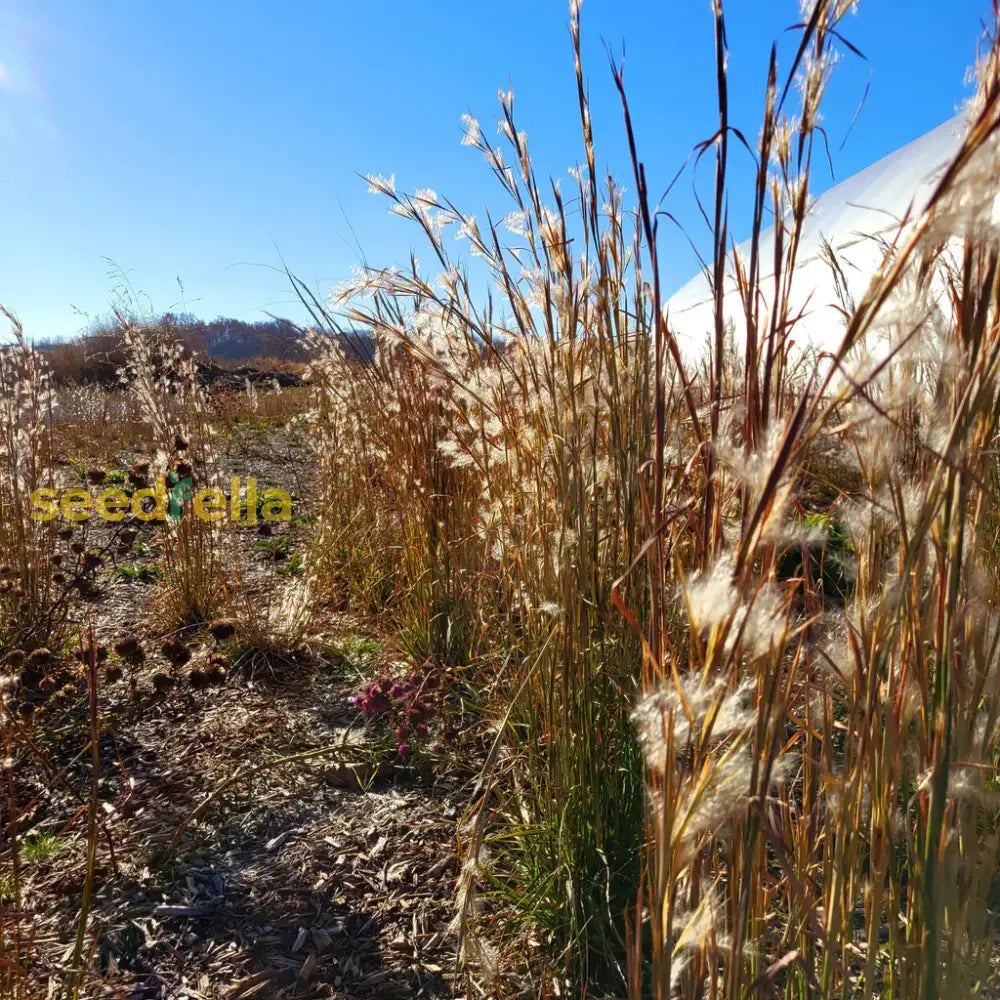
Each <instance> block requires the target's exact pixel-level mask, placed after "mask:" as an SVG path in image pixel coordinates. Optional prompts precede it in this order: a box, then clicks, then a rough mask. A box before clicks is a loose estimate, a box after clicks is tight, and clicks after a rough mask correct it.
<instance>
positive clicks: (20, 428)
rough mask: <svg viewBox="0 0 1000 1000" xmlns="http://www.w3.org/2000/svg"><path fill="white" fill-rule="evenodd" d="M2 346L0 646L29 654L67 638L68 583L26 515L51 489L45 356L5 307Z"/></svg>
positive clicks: (52, 547) (51, 539)
mask: <svg viewBox="0 0 1000 1000" xmlns="http://www.w3.org/2000/svg"><path fill="white" fill-rule="evenodd" d="M0 313H2V316H3V318H4V319H5V320H6V321H7V322H9V324H10V331H11V336H12V339H11V342H10V343H9V344H6V345H4V346H3V347H0V650H3V649H6V650H10V649H15V648H20V649H22V650H23V651H26V652H28V653H30V652H31V651H32V650H34V649H37V648H42V647H44V646H46V645H48V644H49V643H54V644H58V643H59V642H61V641H63V640H64V639H65V638H66V632H65V625H66V618H67V615H68V610H69V603H70V598H71V596H72V593H73V591H72V588H71V587H70V586H67V585H60V584H59V583H58V582H57V581H56V580H54V579H53V576H54V574H55V566H54V564H53V561H52V557H53V556H54V555H55V551H56V545H57V543H56V538H55V534H54V533H53V531H52V530H51V527H50V526H49V525H47V524H44V523H41V522H39V521H35V520H33V519H32V518H31V511H32V499H31V497H32V493H33V492H34V491H35V490H37V489H40V488H43V487H51V486H52V484H53V483H52V468H51V463H52V447H51V444H52V442H51V434H52V426H51V407H52V391H51V387H50V384H49V372H48V369H47V367H46V364H45V362H44V359H43V358H42V357H41V356H40V355H39V354H38V353H37V352H36V351H34V350H33V349H32V348H31V346H30V344H29V343H28V342H27V340H26V339H25V335H24V330H23V328H22V327H21V324H20V322H19V321H18V319H17V318H16V317H15V316H14V315H13V314H12V313H10V312H8V311H7V310H6V309H4V308H3V307H0Z"/></svg>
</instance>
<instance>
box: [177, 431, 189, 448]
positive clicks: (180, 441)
mask: <svg viewBox="0 0 1000 1000" xmlns="http://www.w3.org/2000/svg"><path fill="white" fill-rule="evenodd" d="M187 449H188V440H187V438H186V437H182V436H181V435H180V434H178V435H177V436H176V437H175V438H174V450H175V451H187Z"/></svg>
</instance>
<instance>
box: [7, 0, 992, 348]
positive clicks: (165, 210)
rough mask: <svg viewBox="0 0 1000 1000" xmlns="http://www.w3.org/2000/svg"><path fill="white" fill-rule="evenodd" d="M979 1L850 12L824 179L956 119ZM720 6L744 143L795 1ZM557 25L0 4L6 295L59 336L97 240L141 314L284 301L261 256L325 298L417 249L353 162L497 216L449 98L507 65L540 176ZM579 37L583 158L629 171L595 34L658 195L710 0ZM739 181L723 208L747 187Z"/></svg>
mask: <svg viewBox="0 0 1000 1000" xmlns="http://www.w3.org/2000/svg"><path fill="white" fill-rule="evenodd" d="M988 12H989V0H948V2H942V0H906V2H904V0H862V3H861V6H860V10H859V12H858V14H857V15H856V16H852V17H851V18H850V19H849V20H848V22H847V24H846V32H847V34H848V37H849V38H850V39H851V41H852V42H853V43H854V44H855V45H857V46H858V48H860V49H861V50H862V51H863V52H864V53H865V55H866V56H867V57H868V60H869V62H868V63H862V62H860V61H859V60H857V59H856V58H855V57H853V56H850V57H846V58H845V60H844V61H843V63H842V65H841V66H840V67H839V69H838V71H837V75H836V76H835V79H834V83H833V86H832V90H831V93H830V101H829V103H828V105H827V108H826V116H827V123H828V125H829V127H830V130H831V139H832V144H833V147H834V163H835V167H836V171H837V177H838V178H842V177H846V176H848V175H849V174H851V173H853V172H854V171H856V170H858V169H860V168H861V167H863V166H865V165H867V164H868V163H870V162H872V161H873V160H875V159H877V158H878V157H880V156H882V155H884V154H885V153H888V152H890V151H891V150H893V149H894V148H896V147H898V146H899V145H901V144H903V143H905V142H907V141H909V140H910V139H912V138H915V137H916V136H918V135H920V134H922V133H923V132H925V131H927V130H928V129H930V128H932V127H933V126H935V125H937V124H938V123H940V122H941V121H943V120H944V119H946V118H948V117H949V116H950V115H952V114H954V112H955V110H956V108H957V106H958V104H959V102H960V101H961V100H962V99H963V97H964V96H965V94H966V92H967V91H966V87H965V84H964V74H965V70H966V69H967V67H968V66H969V65H970V64H971V63H972V62H973V59H974V56H975V47H976V40H977V36H978V33H979V30H980V26H981V23H982V20H983V19H984V18H985V17H986V16H987V14H988ZM727 16H728V21H729V41H730V47H731V50H732V53H731V59H730V70H731V85H730V86H731V94H732V108H733V112H732V113H733V119H734V122H735V124H737V125H739V126H741V127H743V128H745V129H746V131H747V135H748V137H749V138H751V139H752V138H753V137H755V136H756V135H757V130H758V124H759V119H760V106H761V99H762V92H763V82H764V81H763V76H764V71H765V68H766V61H767V56H768V51H769V46H770V43H771V41H772V40H774V39H781V43H780V44H781V45H782V49H781V51H782V52H783V54H784V55H785V57H786V60H787V58H788V57H789V54H790V53H789V50H790V47H791V46H792V44H793V38H792V36H791V35H789V34H786V33H784V29H785V28H786V27H787V26H788V25H790V24H792V23H794V22H795V21H796V20H798V4H797V3H796V2H795V0H755V2H751V0H730V3H729V5H728V11H727ZM567 24H568V12H567V7H566V3H565V2H564V0H507V2H506V3H504V4H495V3H487V2H483V0H465V2H461V3H459V2H454V0H449V2H443V0H424V2H421V3H415V2H413V0H381V2H379V3H371V4H370V3H358V2H356V0H355V2H351V3H347V2H342V0H287V2H285V3H275V2H273V0H272V2H259V0H170V2H167V0H3V2H2V4H0V150H2V152H0V220H2V226H3V238H2V240H0V301H2V302H4V303H5V304H7V305H8V306H10V307H11V308H13V309H14V310H15V311H16V312H17V313H18V314H19V315H20V316H21V318H22V320H23V321H24V323H25V326H26V328H27V330H28V332H29V334H30V335H31V336H33V337H35V338H43V337H50V336H66V335H70V334H72V333H74V332H76V331H77V330H78V329H79V328H80V327H81V326H83V325H84V324H85V323H86V320H87V316H96V315H100V314H103V313H106V312H107V310H108V308H109V305H110V304H111V301H112V297H113V288H114V285H115V283H116V279H115V278H113V277H111V276H109V274H108V271H109V268H108V264H107V262H106V260H105V258H110V259H112V260H113V261H114V262H115V263H116V264H117V265H118V266H120V267H121V268H122V269H123V270H124V271H125V272H126V273H127V274H128V277H129V279H130V281H131V283H132V285H133V286H134V287H135V288H136V289H137V290H139V291H141V292H144V293H145V294H146V295H147V296H148V299H149V302H150V303H151V306H152V308H153V309H155V310H156V311H163V310H165V309H168V308H174V309H176V310H185V311H189V312H193V313H195V314H197V315H199V316H202V317H205V318H212V317H214V316H217V315H232V316H239V317H242V318H248V319H252V318H263V317H264V313H265V312H266V311H272V312H277V313H279V314H283V315H288V316H291V318H293V319H301V318H302V313H301V311H300V310H299V309H297V308H296V306H295V303H294V300H293V298H292V296H291V295H290V293H289V289H288V285H287V282H286V280H285V279H284V277H283V276H282V275H280V274H278V273H276V272H275V271H274V270H273V268H274V267H275V266H276V265H278V264H279V252H280V254H281V255H282V256H284V258H285V259H286V260H287V262H288V264H289V266H290V267H291V268H292V270H293V271H295V272H296V273H298V274H299V275H301V276H302V277H303V278H304V279H305V280H307V281H308V282H310V283H311V284H312V285H313V286H314V287H316V288H317V289H318V290H320V291H323V292H325V291H327V290H328V289H329V288H330V287H331V286H332V285H333V284H335V283H336V282H337V281H339V280H341V279H343V278H345V277H347V276H348V272H349V269H350V267H351V265H352V264H353V263H356V262H357V261H358V249H357V243H356V241H357V242H359V243H360V245H361V247H362V248H363V250H364V252H365V255H366V256H367V258H368V260H369V261H371V262H372V263H376V264H390V263H393V262H399V263H402V262H404V261H405V259H406V257H407V255H408V252H409V249H410V246H411V243H412V244H413V245H414V246H415V247H416V249H417V251H418V256H419V254H420V248H421V244H420V242H419V239H418V234H417V233H416V231H415V230H414V229H412V228H411V226H410V224H408V223H406V222H405V221H404V220H401V219H399V218H397V217H395V216H390V215H388V214H387V212H386V208H387V206H386V204H385V203H384V202H383V201H382V200H380V199H377V198H374V197H372V196H371V195H369V194H367V192H366V186H365V184H364V183H363V182H362V181H361V180H360V179H359V177H358V176H357V175H358V173H360V172H382V173H385V174H389V173H392V172H395V174H396V177H397V182H398V184H399V186H400V187H405V188H410V189H412V188H414V187H424V186H427V187H433V188H434V189H435V190H437V191H439V192H441V193H443V194H447V195H448V196H449V197H450V198H451V199H452V200H453V201H455V202H456V203H457V204H459V205H460V206H462V207H463V208H465V209H467V210H468V211H471V212H474V213H479V214H481V213H482V211H483V208H484V206H486V205H494V206H496V210H497V211H498V212H500V213H505V212H506V211H507V210H508V208H507V206H506V204H505V203H504V202H503V201H502V199H500V198H498V192H497V189H496V188H495V186H494V182H493V181H492V178H491V177H490V176H489V172H488V170H487V168H486V165H485V163H484V162H483V161H482V159H481V158H480V157H479V155H478V154H477V153H475V152H474V151H473V150H470V149H467V148H460V146H459V140H460V137H461V127H460V124H459V117H460V115H461V114H462V113H463V112H464V111H471V112H472V113H473V114H475V115H476V117H478V118H479V119H480V121H481V122H482V123H483V124H484V127H485V126H486V125H487V124H488V123H489V122H492V121H493V120H494V119H495V115H496V109H497V103H496V92H497V88H498V87H500V86H503V87H506V86H507V85H508V83H511V84H512V85H513V89H514V92H515V94H516V109H518V110H519V118H520V124H521V127H522V128H524V129H526V130H527V132H528V136H529V142H530V145H531V147H532V149H533V152H534V156H535V159H536V164H537V165H538V167H539V168H540V173H542V174H546V173H548V174H552V175H554V176H562V177H565V175H566V169H567V168H568V167H569V166H571V165H572V164H574V163H575V162H577V161H578V160H579V158H580V155H581V153H580V144H579V140H578V118H577V115H576V111H575V83H574V79H573V63H572V58H571V53H570V43H569V37H568V31H567ZM583 33H584V47H585V58H587V59H589V66H587V67H586V72H587V74H588V76H589V79H590V89H591V94H592V97H593V104H594V115H595V127H596V130H597V138H598V146H599V148H598V155H599V160H600V161H601V162H602V163H605V164H609V165H611V166H612V167H613V168H615V169H616V171H620V172H621V173H622V174H623V175H624V173H625V169H626V167H627V164H626V162H625V160H624V157H623V151H624V149H623V142H622V138H623V131H622V126H621V116H620V112H619V109H618V106H617V98H616V95H615V92H614V87H613V84H612V81H611V79H610V75H609V72H608V68H607V58H606V56H605V54H604V43H605V42H608V43H610V44H611V45H613V46H614V47H616V48H617V49H619V50H620V47H621V44H622V42H623V41H624V42H625V44H626V55H627V59H626V83H627V85H628V87H629V90H630V94H631V100H632V103H633V112H634V118H635V123H636V128H637V131H638V134H639V142H640V152H641V154H642V156H643V158H644V159H645V160H646V162H647V164H648V170H649V176H650V182H651V187H652V188H653V189H654V190H658V189H660V188H662V187H663V186H664V185H665V184H666V182H667V181H668V180H669V179H670V177H672V176H673V174H674V173H675V171H676V170H677V169H678V168H679V166H680V165H681V164H682V163H683V162H684V160H685V158H686V156H687V154H688V151H689V150H690V148H691V147H692V145H693V144H694V143H695V142H696V141H698V140H699V139H702V138H705V137H706V136H708V135H710V134H711V132H712V130H713V127H714V116H715V95H714V90H713V80H714V68H713V52H712V24H711V13H710V10H709V3H708V0H673V2H665V3H651V2H638V0H585V2H584V5H583ZM869 82H870V93H869V96H868V100H867V104H866V106H865V108H864V110H863V112H862V115H861V118H860V120H859V121H858V123H857V124H856V125H855V127H854V129H853V131H851V132H850V135H849V136H847V139H846V143H845V144H844V145H843V148H842V149H841V148H839V147H840V146H841V143H842V142H843V140H844V138H845V134H846V132H847V125H848V123H849V122H850V120H851V118H852V116H853V114H854V110H855V108H856V106H857V104H858V102H859V100H860V98H861V96H862V93H863V92H864V89H865V86H866V84H867V83H869ZM623 179H625V177H624V176H623ZM708 179H709V174H708V171H707V169H706V172H705V175H704V180H706V181H707V180H708ZM817 181H818V182H819V186H820V187H822V186H827V185H829V183H830V182H831V178H830V176H829V172H828V171H822V172H820V173H818V174H817ZM628 186H629V187H630V188H631V187H632V186H633V185H632V184H631V183H630V182H629V183H628ZM690 192H691V186H690V183H689V182H688V181H687V180H685V181H684V182H682V183H681V184H680V185H679V186H678V188H677V189H676V190H675V193H674V194H673V195H672V196H671V200H670V201H669V202H668V207H671V208H672V209H674V210H675V211H676V212H677V213H678V214H679V215H680V216H681V218H683V219H684V220H685V221H686V222H687V223H688V224H689V225H691V226H692V232H693V235H694V236H695V238H699V237H700V236H701V235H702V233H701V231H700V230H699V229H698V228H697V226H696V224H695V223H696V217H695V215H694V213H693V211H692V199H691V193H690ZM732 200H733V210H734V212H738V209H739V208H740V203H741V202H742V201H743V192H741V190H740V189H739V188H736V189H734V190H733V192H732ZM352 230H353V231H352ZM745 235H746V233H745V232H740V231H739V227H738V226H737V232H736V236H737V237H742V236H745ZM670 249H671V254H670V260H669V261H668V265H667V275H666V277H667V284H668V286H670V287H669V288H668V290H670V288H672V287H676V286H678V285H680V284H681V283H682V282H683V281H684V280H685V279H686V278H687V277H689V276H690V274H691V273H692V270H693V262H692V257H691V255H690V252H689V251H687V250H686V249H685V245H684V239H683V238H682V237H680V236H676V237H672V240H671V244H670ZM425 256H426V255H425ZM178 278H180V279H181V281H182V282H183V294H182V291H181V289H180V288H179V287H178V282H177V279H178Z"/></svg>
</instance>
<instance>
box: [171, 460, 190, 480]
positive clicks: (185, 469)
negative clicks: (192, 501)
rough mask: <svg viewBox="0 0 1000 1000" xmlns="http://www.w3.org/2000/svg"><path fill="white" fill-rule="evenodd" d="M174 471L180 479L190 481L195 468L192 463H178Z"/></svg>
mask: <svg viewBox="0 0 1000 1000" xmlns="http://www.w3.org/2000/svg"><path fill="white" fill-rule="evenodd" d="M174 469H175V471H176V473H177V478H178V479H190V478H191V475H192V474H193V473H194V468H193V467H192V465H191V463H190V462H178V463H177V465H176V466H175V467H174Z"/></svg>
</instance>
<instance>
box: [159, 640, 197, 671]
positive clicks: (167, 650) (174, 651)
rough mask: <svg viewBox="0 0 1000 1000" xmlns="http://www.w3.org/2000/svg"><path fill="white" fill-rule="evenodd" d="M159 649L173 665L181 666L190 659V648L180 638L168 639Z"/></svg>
mask: <svg viewBox="0 0 1000 1000" xmlns="http://www.w3.org/2000/svg"><path fill="white" fill-rule="evenodd" d="M160 651H161V652H162V653H163V655H164V656H165V657H166V658H167V659H168V660H169V661H170V662H171V663H172V664H173V665H174V666H175V667H183V666H184V664H185V663H187V662H188V660H190V659H191V650H190V649H188V647H187V646H185V645H184V643H183V642H181V641H180V639H168V640H167V641H166V642H165V643H164V644H163V645H162V646H161V647H160Z"/></svg>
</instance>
